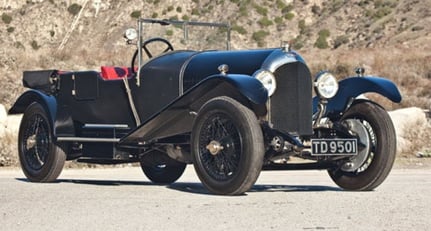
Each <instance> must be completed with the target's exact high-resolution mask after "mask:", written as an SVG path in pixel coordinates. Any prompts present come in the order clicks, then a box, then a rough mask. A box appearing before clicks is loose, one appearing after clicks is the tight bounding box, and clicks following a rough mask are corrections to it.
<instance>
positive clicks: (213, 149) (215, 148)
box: [207, 140, 224, 156]
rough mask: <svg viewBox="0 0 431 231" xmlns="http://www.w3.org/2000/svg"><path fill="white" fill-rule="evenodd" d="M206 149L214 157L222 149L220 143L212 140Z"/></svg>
mask: <svg viewBox="0 0 431 231" xmlns="http://www.w3.org/2000/svg"><path fill="white" fill-rule="evenodd" d="M207 149H208V151H210V153H211V155H213V156H215V155H217V154H219V152H220V151H221V150H223V149H224V147H223V146H222V145H221V144H220V142H218V141H215V140H213V141H211V142H210V143H209V144H208V145H207Z"/></svg>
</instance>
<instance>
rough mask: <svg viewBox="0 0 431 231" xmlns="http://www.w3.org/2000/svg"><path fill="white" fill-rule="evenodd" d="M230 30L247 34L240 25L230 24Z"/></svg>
mask: <svg viewBox="0 0 431 231" xmlns="http://www.w3.org/2000/svg"><path fill="white" fill-rule="evenodd" d="M232 30H233V31H236V32H238V33H239V34H242V35H244V34H247V30H246V29H244V27H242V26H238V25H234V26H232Z"/></svg>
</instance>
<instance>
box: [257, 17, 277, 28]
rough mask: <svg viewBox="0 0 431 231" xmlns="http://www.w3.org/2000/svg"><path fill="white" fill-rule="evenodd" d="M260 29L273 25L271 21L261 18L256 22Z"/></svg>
mask: <svg viewBox="0 0 431 231" xmlns="http://www.w3.org/2000/svg"><path fill="white" fill-rule="evenodd" d="M257 23H258V24H259V25H260V26H261V27H267V26H271V25H272V24H274V23H273V22H272V21H271V20H269V19H268V18H267V17H263V18H261V19H260V20H259V21H258V22H257Z"/></svg>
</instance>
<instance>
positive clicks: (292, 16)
mask: <svg viewBox="0 0 431 231" xmlns="http://www.w3.org/2000/svg"><path fill="white" fill-rule="evenodd" d="M294 17H295V14H294V13H292V12H289V13H287V14H285V15H284V18H285V19H287V20H289V21H290V20H292V19H293V18H294Z"/></svg>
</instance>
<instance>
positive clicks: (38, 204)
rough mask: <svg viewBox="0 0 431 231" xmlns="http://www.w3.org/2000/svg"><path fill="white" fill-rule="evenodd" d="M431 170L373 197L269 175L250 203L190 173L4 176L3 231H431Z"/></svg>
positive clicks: (307, 179)
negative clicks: (168, 181)
mask: <svg viewBox="0 0 431 231" xmlns="http://www.w3.org/2000/svg"><path fill="white" fill-rule="evenodd" d="M430 189H431V169H409V170H405V169H394V170H393V171H392V173H391V175H390V176H389V178H388V179H387V180H386V181H385V182H384V183H383V185H381V186H380V187H379V188H378V189H377V190H375V191H373V192H347V191H342V190H340V189H339V188H337V187H336V186H335V185H334V184H333V183H332V181H331V180H330V178H329V177H328V176H327V174H326V172H324V171H290V172H263V173H262V174H261V176H260V178H259V180H258V182H257V184H256V185H255V187H254V188H253V189H252V190H251V191H250V192H248V193H247V195H244V196H235V197H227V196H214V195H208V194H207V191H206V190H205V189H204V188H203V186H202V185H201V184H200V183H199V181H198V179H197V177H196V175H195V173H194V170H193V168H191V167H189V168H188V169H187V170H186V172H185V174H184V175H183V176H182V177H181V178H180V180H179V181H178V182H177V183H175V184H173V185H171V186H159V185H152V184H150V183H149V182H148V180H147V179H146V178H145V177H144V176H143V174H142V172H141V170H140V168H137V167H130V168H109V169H73V170H65V171H63V173H62V175H61V176H60V179H59V181H58V182H56V183H51V184H38V183H29V182H27V181H26V180H25V178H24V176H23V174H22V173H21V171H20V170H19V169H18V170H17V169H13V170H4V169H3V170H0V230H428V229H429V226H430V225H431V219H430V217H431V192H430Z"/></svg>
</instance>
